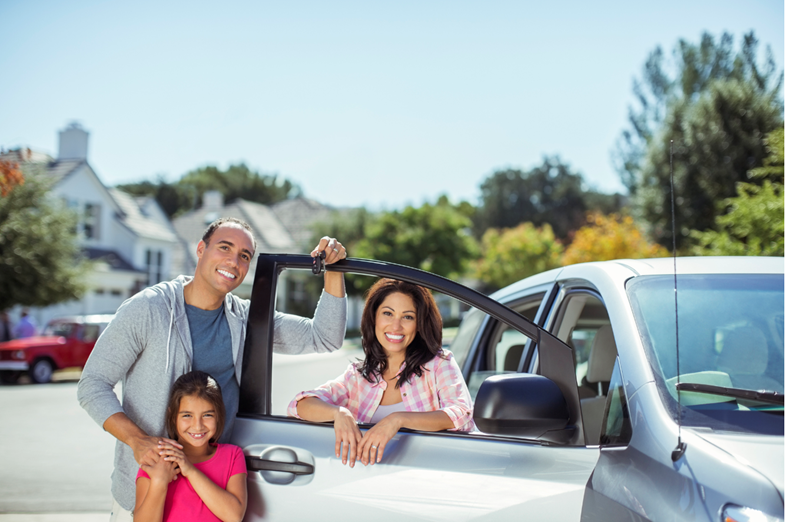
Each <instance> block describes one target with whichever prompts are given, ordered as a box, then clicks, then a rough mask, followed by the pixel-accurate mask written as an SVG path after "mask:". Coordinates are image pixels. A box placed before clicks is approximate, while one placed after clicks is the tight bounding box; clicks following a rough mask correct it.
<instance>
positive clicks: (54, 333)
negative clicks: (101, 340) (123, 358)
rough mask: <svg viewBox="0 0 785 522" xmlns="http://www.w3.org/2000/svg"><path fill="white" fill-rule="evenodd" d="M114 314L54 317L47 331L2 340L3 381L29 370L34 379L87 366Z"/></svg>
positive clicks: (0, 372)
mask: <svg viewBox="0 0 785 522" xmlns="http://www.w3.org/2000/svg"><path fill="white" fill-rule="evenodd" d="M112 317H114V315H111V314H108V315H79V316H71V317H61V318H58V319H52V320H51V321H49V324H47V325H46V328H45V329H44V333H43V334H42V335H37V336H35V337H27V338H25V339H14V340H12V341H7V342H4V343H0V381H2V382H4V383H14V382H16V381H17V380H18V379H19V377H20V376H21V375H22V374H23V373H25V372H27V374H28V375H29V376H30V379H31V380H32V381H33V382H36V383H39V384H43V383H47V382H49V381H51V380H52V374H53V373H54V371H55V370H60V369H63V368H80V369H81V368H84V365H85V363H86V362H87V358H88V357H89V356H90V352H92V351H93V346H95V341H96V340H98V336H100V335H101V332H103V331H104V328H106V325H107V324H109V321H111V320H112Z"/></svg>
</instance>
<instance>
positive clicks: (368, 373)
mask: <svg viewBox="0 0 785 522" xmlns="http://www.w3.org/2000/svg"><path fill="white" fill-rule="evenodd" d="M396 292H397V293H401V294H404V295H408V296H409V297H411V298H412V301H414V307H415V311H416V314H417V334H416V335H415V336H414V340H413V341H412V343H411V344H410V345H409V346H407V347H406V359H405V362H406V365H405V367H404V369H403V371H402V372H401V376H400V378H399V379H398V382H397V384H396V385H395V386H396V388H397V387H400V385H401V383H402V382H407V381H408V380H409V378H410V377H411V376H412V375H416V376H417V377H422V372H423V365H424V364H425V363H427V362H428V361H430V360H432V359H433V358H434V357H436V356H439V357H441V356H442V314H440V313H439V308H438V307H437V306H436V301H434V300H433V296H432V295H431V292H429V291H428V290H427V289H426V288H423V287H421V286H417V285H413V284H411V283H406V282H404V281H397V280H395V279H379V280H378V281H376V283H374V284H373V286H372V287H371V288H370V289H369V290H368V293H367V294H366V298H365V309H364V310H363V316H362V320H361V322H360V332H361V334H362V344H363V351H364V352H365V361H364V362H363V363H362V364H361V365H360V367H359V368H358V369H359V370H360V373H361V374H362V376H363V377H365V379H366V380H367V381H368V382H380V381H381V379H382V375H384V372H385V371H386V370H387V355H386V354H385V353H384V348H382V345H381V344H380V343H379V340H378V339H376V312H377V310H379V305H381V304H382V301H384V300H385V298H386V297H387V296H388V295H390V294H394V293H396Z"/></svg>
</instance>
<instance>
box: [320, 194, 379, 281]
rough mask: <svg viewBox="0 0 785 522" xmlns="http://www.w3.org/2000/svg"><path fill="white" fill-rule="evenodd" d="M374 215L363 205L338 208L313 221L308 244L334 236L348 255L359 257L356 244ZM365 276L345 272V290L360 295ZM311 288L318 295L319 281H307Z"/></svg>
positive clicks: (363, 235) (363, 236) (362, 236)
mask: <svg viewBox="0 0 785 522" xmlns="http://www.w3.org/2000/svg"><path fill="white" fill-rule="evenodd" d="M373 219H374V215H373V214H372V213H371V212H369V211H368V210H366V209H365V208H363V207H360V208H357V209H340V210H335V211H333V212H332V213H331V215H330V217H329V218H328V219H326V220H325V221H322V222H319V223H315V224H314V229H313V234H312V235H311V241H310V244H312V245H316V244H317V243H318V242H319V239H321V238H322V237H324V236H329V237H334V238H336V239H338V241H340V242H341V244H342V245H343V246H344V248H346V254H347V256H350V257H361V256H359V255H358V254H357V244H358V243H359V242H360V241H361V240H362V239H363V238H365V230H366V227H367V226H368V224H369V223H370V222H371V220H373ZM365 279H367V278H365V277H363V276H357V275H353V274H347V275H346V277H345V280H346V291H347V293H349V294H351V295H360V294H362V292H363V291H364V290H365V289H366V288H368V285H367V284H366V283H367V281H363V280H365ZM309 284H310V286H312V287H313V288H312V289H311V288H309V290H310V291H311V292H312V294H313V295H319V294H318V291H320V290H319V288H320V287H323V284H322V283H321V282H318V284H316V283H309Z"/></svg>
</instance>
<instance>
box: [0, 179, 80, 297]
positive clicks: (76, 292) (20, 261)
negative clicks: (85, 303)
mask: <svg viewBox="0 0 785 522" xmlns="http://www.w3.org/2000/svg"><path fill="white" fill-rule="evenodd" d="M25 174H26V175H25V180H24V181H25V182H24V183H20V184H18V185H17V186H15V187H14V188H13V189H12V190H11V191H10V192H9V193H8V194H7V195H5V196H4V197H2V198H0V310H4V309H6V308H10V307H12V306H15V305H23V306H49V305H52V304H56V303H60V302H63V301H69V300H71V299H79V298H80V297H81V296H82V294H83V293H84V289H85V286H84V282H83V278H84V275H85V273H86V271H87V269H88V268H89V263H88V262H87V261H85V260H83V259H82V258H81V256H80V249H79V246H78V244H77V242H76V235H75V234H76V233H75V230H76V215H75V214H74V213H73V212H72V211H70V210H68V209H67V208H66V207H65V205H64V204H62V203H61V202H59V201H57V200H55V199H54V198H52V197H51V196H50V189H51V183H52V182H51V180H49V179H47V178H46V177H45V175H42V174H35V175H31V173H27V172H26V173H25Z"/></svg>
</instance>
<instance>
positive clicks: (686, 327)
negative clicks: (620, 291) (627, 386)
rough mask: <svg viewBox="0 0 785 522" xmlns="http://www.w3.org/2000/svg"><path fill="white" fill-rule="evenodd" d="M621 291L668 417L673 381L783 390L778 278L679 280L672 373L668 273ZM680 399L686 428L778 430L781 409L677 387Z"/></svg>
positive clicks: (713, 276)
mask: <svg viewBox="0 0 785 522" xmlns="http://www.w3.org/2000/svg"><path fill="white" fill-rule="evenodd" d="M627 293H628V295H629V297H630V302H631V304H632V308H633V313H634V315H635V321H636V323H637V326H638V330H639V332H640V335H641V339H642V340H643V343H644V346H645V348H646V350H647V355H648V357H649V361H650V363H651V365H652V367H653V369H654V373H655V375H656V377H657V379H656V380H657V384H658V387H659V391H660V395H661V396H662V398H663V400H664V401H665V403H666V405H667V406H668V408H669V409H670V411H671V413H672V415H673V417H674V420H675V419H676V415H677V412H678V408H679V404H678V402H677V392H676V384H677V382H689V383H696V384H704V385H711V386H719V387H722V388H731V389H744V390H766V391H770V392H779V393H782V392H783V364H785V363H784V361H783V315H785V313H784V310H783V309H784V308H785V305H784V304H783V303H784V302H785V301H784V299H785V295H784V294H783V276H782V275H781V274H771V275H769V274H762V275H761V274H734V275H729V274H710V275H682V276H679V278H678V310H679V359H678V363H679V372H678V376H677V364H676V362H677V360H676V321H675V307H674V298H673V296H674V291H673V276H642V277H637V278H634V279H632V280H631V281H630V282H629V283H628V285H627ZM680 395H681V406H682V408H683V409H684V415H683V418H682V423H683V424H684V425H686V426H696V427H708V428H712V429H714V430H722V431H746V432H755V433H778V434H782V433H783V423H782V414H783V407H782V406H780V405H774V404H770V403H766V402H763V401H757V400H754V399H740V398H734V397H732V396H725V395H715V394H711V393H707V392H705V391H684V390H682V392H681V394H680Z"/></svg>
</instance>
